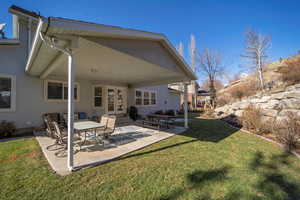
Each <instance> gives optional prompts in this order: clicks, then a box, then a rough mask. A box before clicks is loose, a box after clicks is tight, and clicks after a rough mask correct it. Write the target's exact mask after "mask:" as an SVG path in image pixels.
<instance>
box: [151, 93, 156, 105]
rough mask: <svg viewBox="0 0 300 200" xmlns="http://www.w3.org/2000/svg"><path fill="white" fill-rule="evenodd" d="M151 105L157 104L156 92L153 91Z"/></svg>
mask: <svg viewBox="0 0 300 200" xmlns="http://www.w3.org/2000/svg"><path fill="white" fill-rule="evenodd" d="M150 104H151V105H156V92H151V102H150Z"/></svg>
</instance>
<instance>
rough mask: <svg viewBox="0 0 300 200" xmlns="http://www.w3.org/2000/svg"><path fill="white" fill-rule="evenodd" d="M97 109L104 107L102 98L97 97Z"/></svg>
mask: <svg viewBox="0 0 300 200" xmlns="http://www.w3.org/2000/svg"><path fill="white" fill-rule="evenodd" d="M94 106H95V107H102V97H95V105H94Z"/></svg>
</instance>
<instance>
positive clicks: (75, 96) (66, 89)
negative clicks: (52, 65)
mask: <svg viewBox="0 0 300 200" xmlns="http://www.w3.org/2000/svg"><path fill="white" fill-rule="evenodd" d="M63 85H64V92H63V93H64V100H66V101H67V100H68V84H67V83H63ZM74 99H75V100H77V84H75V85H74Z"/></svg>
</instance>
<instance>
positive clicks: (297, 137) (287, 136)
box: [273, 112, 300, 150]
mask: <svg viewBox="0 0 300 200" xmlns="http://www.w3.org/2000/svg"><path fill="white" fill-rule="evenodd" d="M273 133H274V134H275V136H276V138H277V139H278V141H279V142H280V143H282V144H283V145H284V146H285V147H286V148H287V149H288V150H292V149H295V148H297V147H299V143H300V117H299V116H298V115H296V114H295V113H292V112H289V113H287V119H285V120H281V121H277V122H276V123H274V127H273Z"/></svg>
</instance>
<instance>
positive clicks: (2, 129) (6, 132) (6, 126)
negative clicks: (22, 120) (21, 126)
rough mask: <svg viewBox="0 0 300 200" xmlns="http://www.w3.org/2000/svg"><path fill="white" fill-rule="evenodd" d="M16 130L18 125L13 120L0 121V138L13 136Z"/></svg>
mask: <svg viewBox="0 0 300 200" xmlns="http://www.w3.org/2000/svg"><path fill="white" fill-rule="evenodd" d="M15 132H16V126H15V124H14V123H13V122H8V121H5V120H4V121H1V122H0V138H4V137H11V136H13V135H14V133H15Z"/></svg>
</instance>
